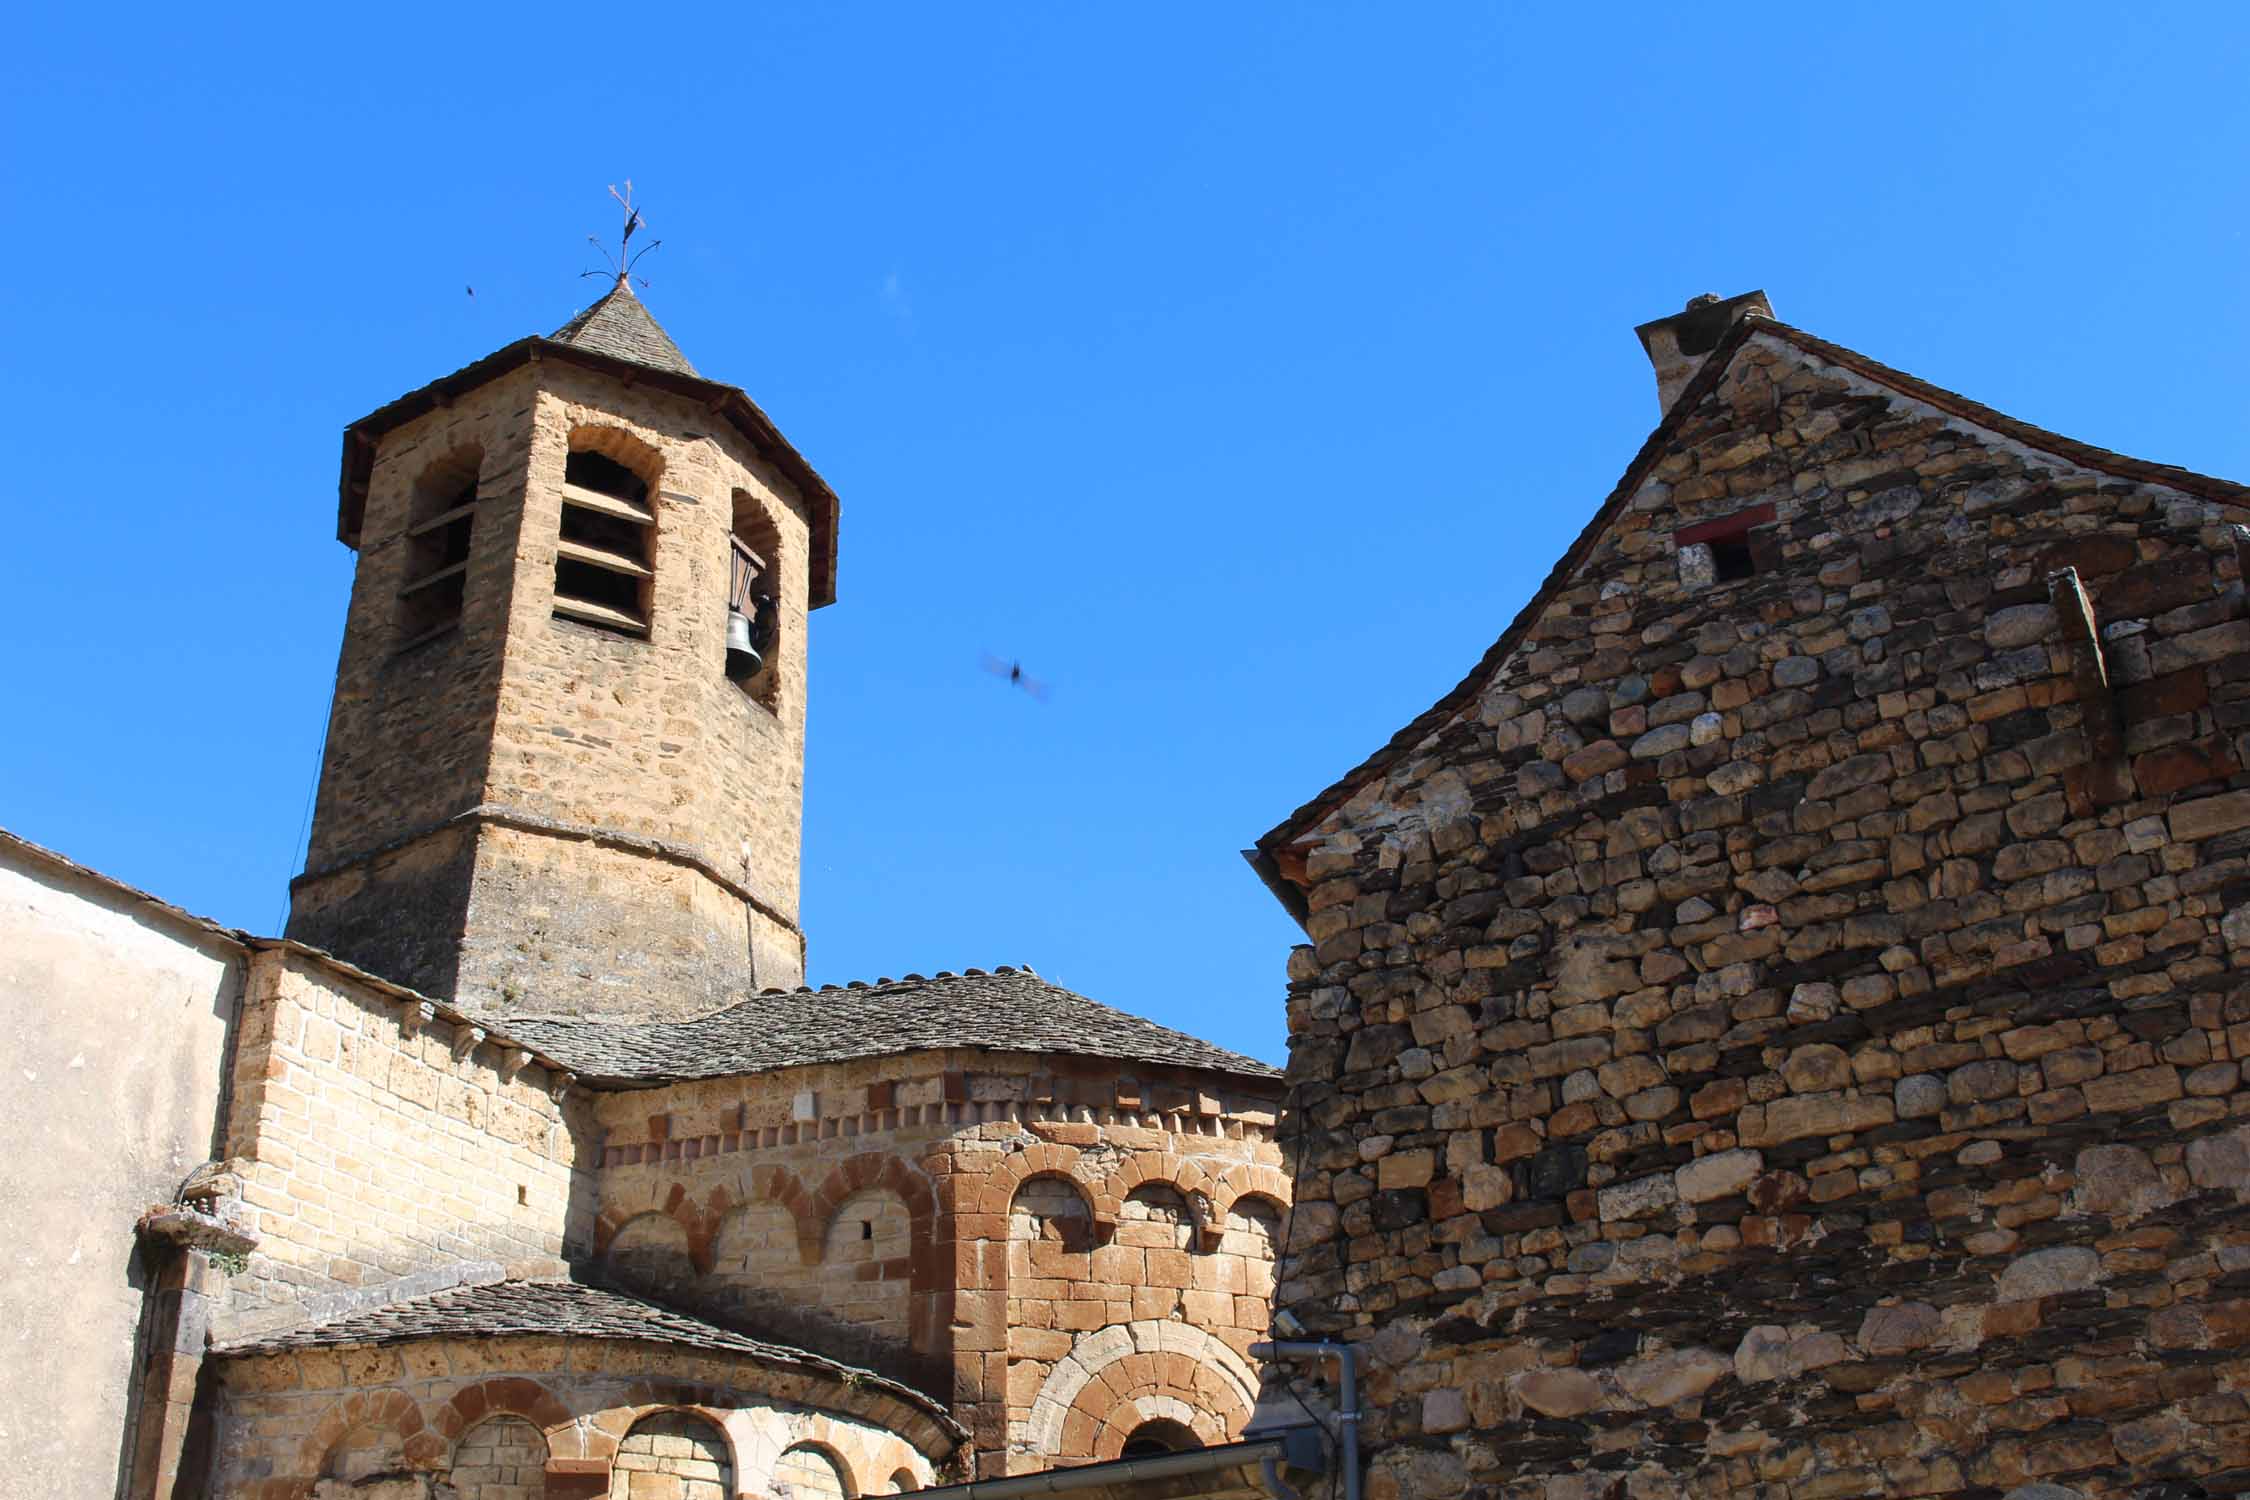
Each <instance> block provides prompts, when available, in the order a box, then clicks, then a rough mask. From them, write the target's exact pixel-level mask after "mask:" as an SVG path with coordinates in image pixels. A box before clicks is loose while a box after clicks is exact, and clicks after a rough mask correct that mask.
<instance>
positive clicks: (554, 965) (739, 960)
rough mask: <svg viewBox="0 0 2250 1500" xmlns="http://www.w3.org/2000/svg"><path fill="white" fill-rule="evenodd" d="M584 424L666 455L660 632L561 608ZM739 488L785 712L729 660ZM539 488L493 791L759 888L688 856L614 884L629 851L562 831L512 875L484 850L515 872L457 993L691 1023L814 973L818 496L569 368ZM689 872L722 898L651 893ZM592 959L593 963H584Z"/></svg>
mask: <svg viewBox="0 0 2250 1500" xmlns="http://www.w3.org/2000/svg"><path fill="white" fill-rule="evenodd" d="M581 428H598V429H606V430H608V431H611V432H618V433H623V434H625V435H626V437H628V438H629V439H630V440H632V441H633V442H635V443H638V444H640V445H643V446H645V447H646V448H648V449H650V450H653V451H654V452H655V453H656V454H657V455H658V456H659V460H660V462H661V466H662V467H661V473H660V474H659V476H658V478H657V481H656V484H655V486H654V494H653V496H652V500H653V504H654V508H655V511H656V516H657V536H656V544H655V546H656V562H655V574H656V576H655V582H654V603H653V607H652V611H651V617H650V630H649V636H648V639H646V640H637V639H632V638H629V637H625V636H620V635H615V634H611V633H609V632H605V631H602V630H599V629H596V628H593V627H589V626H584V625H579V624H576V623H574V622H572V621H568V620H558V619H556V618H555V617H554V615H553V605H552V601H553V597H554V555H555V554H554V549H555V539H556V534H557V527H558V525H559V519H560V506H561V500H560V485H561V480H562V473H563V466H564V463H565V461H566V459H567V457H568V455H569V451H570V442H571V436H572V433H573V432H574V431H577V430H579V429H581ZM737 491H743V492H746V493H747V494H748V495H749V496H750V497H751V498H752V500H753V501H754V502H755V503H756V504H757V505H759V506H760V507H762V508H763V510H764V511H765V514H766V517H767V520H768V521H769V523H770V524H772V525H773V526H774V528H775V530H776V533H777V534H778V536H779V538H780V541H781V548H780V550H781V554H782V555H781V564H782V566H781V569H780V574H779V578H778V582H779V587H780V606H781V611H782V621H781V625H780V642H781V645H780V660H779V661H778V663H777V665H776V671H777V674H778V678H777V701H776V706H775V707H774V708H773V709H768V708H767V707H766V706H765V705H763V704H761V703H759V702H757V701H756V700H754V699H752V698H751V697H749V696H748V695H746V694H745V693H744V692H743V691H742V690H741V689H740V688H738V687H737V686H736V685H735V684H734V683H732V682H730V681H728V680H727V677H726V674H725V671H724V665H725V655H726V600H727V576H728V568H729V565H730V564H729V557H730V552H729V548H728V540H727V539H728V537H729V536H730V535H731V534H732V529H733V524H734V503H735V502H734V496H735V494H736V492H737ZM528 496H529V498H528V503H527V507H526V511H525V522H524V528H523V539H522V545H521V548H520V550H519V554H518V559H517V574H516V580H515V589H514V593H513V614H512V617H511V620H510V624H509V648H508V655H507V661H506V666H505V681H504V683H503V687H502V703H501V709H500V713H499V716H498V720H497V724H496V728H495V733H496V739H495V745H494V755H493V762H492V774H491V781H490V784H489V786H488V788H487V792H486V796H487V799H488V800H489V801H490V802H493V803H495V804H499V805H504V806H507V807H511V808H518V809H521V810H523V811H524V812H526V813H529V814H531V815H532V816H534V817H535V818H538V819H545V820H551V821H552V822H554V823H556V824H560V825H564V826H567V827H572V828H599V829H602V830H605V831H607V832H611V833H616V834H622V835H626V836H628V837H630V838H632V839H636V840H644V841H648V842H650V843H654V844H657V845H661V846H663V847H665V848H667V849H673V850H679V851H684V852H687V853H689V854H691V855H692V856H693V857H694V859H695V860H696V861H697V862H699V863H700V864H701V865H702V866H704V867H705V868H707V869H708V870H711V871H716V872H717V873H719V874H720V875H723V876H724V877H725V879H726V880H728V881H730V882H732V883H733V884H734V885H735V886H737V887H739V888H740V890H741V891H743V892H746V893H747V894H748V896H749V897H750V898H751V899H750V900H749V901H748V902H747V903H746V902H744V901H743V900H742V899H740V898H739V897H738V896H736V895H733V894H730V893H729V892H728V891H727V890H726V889H725V888H724V887H722V886H720V885H718V884H716V883H714V882H712V881H710V879H709V878H708V876H706V875H701V874H695V873H694V866H693V865H688V864H674V865H665V866H663V867H662V868H661V870H659V869H656V868H652V869H651V870H650V871H649V872H648V873H647V874H646V875H644V876H643V877H641V879H640V880H638V881H620V880H619V879H617V878H616V875H615V872H614V870H613V869H611V868H610V866H614V865H615V864H617V863H618V860H617V858H615V857H614V856H613V857H611V858H609V859H608V860H606V861H605V860H604V859H603V857H602V853H601V851H600V850H599V846H597V845H594V844H590V843H588V842H586V841H584V840H582V839H566V840H549V841H546V842H549V843H550V844H551V845H552V847H550V848H547V849H544V850H539V851H535V852H534V853H533V854H532V855H531V856H530V857H526V858H520V859H515V860H511V861H509V862H508V863H507V865H506V867H505V875H504V876H503V874H502V867H501V866H500V865H499V864H497V863H496V862H495V863H492V864H491V865H490V866H489V873H488V867H487V865H486V864H485V863H483V862H480V871H479V873H480V885H482V884H484V882H485V880H486V879H490V880H491V881H493V882H494V883H495V884H496V885H497V884H498V883H499V882H501V881H502V880H503V879H504V880H505V885H504V887H502V888H498V889H496V890H495V891H494V892H493V899H492V900H491V903H490V909H489V910H487V909H486V907H485V906H484V905H483V903H482V901H481V899H480V905H479V908H478V915H479V920H478V921H477V922H476V923H475V924H474V926H473V931H472V936H471V939H470V942H469V944H468V948H469V952H468V953H467V954H466V955H465V959H464V962H465V966H466V967H465V972H464V979H463V992H464V993H468V994H484V993H491V994H493V995H495V996H497V995H498V993H499V992H500V990H501V989H502V988H503V987H504V986H507V985H509V984H514V985H515V986H516V987H517V988H518V989H520V990H521V991H522V992H523V993H525V994H528V995H531V996H533V997H535V998H536V1001H537V1003H538V1005H539V1007H540V1008H541V1010H542V1011H543V1012H549V1013H564V1012H570V1011H577V1010H585V1011H588V1012H603V1011H607V1012H610V1013H616V1012H618V1011H621V1010H622V1011H632V1012H637V1013H666V1012H670V1013H679V1014H685V1013H690V1012H693V1011H697V1010H703V1009H709V1008H710V1007H711V1006H712V1005H714V1004H718V1003H723V1002H725V1001H726V1000H729V999H732V998H734V997H735V995H736V994H737V993H739V990H740V989H741V988H743V987H746V986H757V987H763V986H769V985H783V986H786V985H793V984H798V983H801V982H802V981H803V966H802V965H803V960H802V954H801V951H800V946H799V941H798V938H797V934H796V918H797V889H798V868H799V851H800V847H801V840H802V817H803V804H804V724H805V688H806V682H805V664H806V658H805V621H806V612H807V604H808V599H809V588H810V579H809V575H808V573H807V571H806V563H807V558H808V556H809V549H810V533H809V530H808V526H807V522H806V518H805V513H804V507H803V503H802V501H801V500H800V499H799V498H798V496H797V495H796V494H795V492H794V491H793V490H792V489H790V488H788V487H787V485H786V484H785V483H784V482H783V481H782V480H780V479H779V478H778V477H777V476H775V475H774V474H772V473H771V472H770V470H768V469H767V468H766V467H765V466H763V465H762V464H759V463H758V462H757V461H756V460H755V459H754V457H753V456H752V455H750V454H749V453H747V452H746V451H744V449H743V446H742V443H741V440H740V439H739V438H738V437H737V436H735V435H734V434H732V433H731V432H728V431H722V430H719V428H718V426H717V424H714V423H713V421H712V419H711V413H710V412H709V411H708V410H706V409H704V408H702V407H698V406H696V405H694V404H692V403H689V402H685V401H682V400H679V399H677V398H674V397H668V396H663V395H660V394H656V393H650V392H644V391H628V390H624V389H621V388H620V387H618V386H617V385H616V384H615V383H614V382H611V381H608V380H605V379H602V378H601V377H598V376H594V375H591V374H589V373H587V372H584V371H578V370H574V369H570V368H566V367H557V368H555V369H553V370H551V371H550V372H549V375H548V376H547V382H546V384H545V386H544V387H543V388H542V390H541V392H540V396H539V400H538V404H537V408H536V411H535V415H534V426H533V435H532V442H531V482H530V485H529V490H528ZM643 858H644V860H645V859H646V857H645V856H643ZM652 863H653V862H652ZM681 880H689V881H693V882H696V883H700V884H702V885H703V886H705V887H706V889H704V890H700V891H696V892H685V891H679V892H675V891H670V890H664V889H659V888H657V887H659V886H661V885H665V884H671V883H677V882H679V881H681ZM482 894H483V893H482V892H481V891H480V898H481V896H482ZM527 904H529V905H531V906H534V907H538V908H543V909H544V910H545V911H546V912H547V913H548V914H549V915H548V919H547V924H546V935H545V938H544V941H545V943H546V944H548V945H549V946H551V947H556V948H557V951H558V954H560V955H562V956H560V957H559V958H558V959H557V960H542V959H541V958H540V957H539V956H538V954H537V953H536V952H534V951H527V949H526V948H525V947H524V946H523V945H522V944H521V943H520V942H519V941H517V939H518V937H519V934H517V933H515V932H512V931H510V930H509V928H508V927H506V926H504V925H498V923H497V922H496V920H495V919H497V918H500V917H503V916H505V915H506V914H508V913H513V912H516V911H520V910H522V909H523V908H524V906H526V905H527ZM746 906H747V908H748V910H747V913H746V912H745V908H746ZM652 920H653V921H654V922H655V923H659V924H674V925H676V924H680V923H683V922H687V923H695V924H699V925H700V926H701V927H702V928H703V932H704V934H705V936H704V946H703V949H702V951H694V950H693V949H690V948H687V947H686V945H685V944H683V943H681V942H679V941H678V940H677V939H675V940H674V942H673V943H671V944H669V945H667V944H664V943H662V942H661V941H657V940H652V938H651V937H650V936H649V934H648V929H649V927H650V925H651V922H652ZM746 924H747V928H748V930H747V931H746ZM620 956H622V957H623V958H624V959H625V960H627V962H624V963H622V964H621V963H620V962H619V959H620ZM574 957H575V958H577V959H578V960H579V961H578V963H577V964H573V963H572V962H571V959H572V958H574ZM753 957H754V958H755V960H756V963H755V969H756V972H754V973H753V972H752V970H753V963H752V959H753ZM588 965H590V966H591V967H592V970H593V973H592V975H590V976H588V975H581V974H578V973H576V972H575V971H576V970H577V969H579V968H582V967H586V966H588ZM635 967H638V968H639V969H641V970H642V971H644V974H645V977H643V978H640V979H639V981H638V982H637V983H635V984H633V985H631V986H629V987H619V988H615V989H611V988H609V987H605V986H603V985H602V984H600V983H599V981H600V980H601V979H602V978H605V977H607V976H608V975H610V974H612V973H614V972H616V971H618V970H620V969H621V968H622V969H628V970H630V969H633V968H635Z"/></svg>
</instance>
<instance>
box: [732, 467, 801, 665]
mask: <svg viewBox="0 0 2250 1500" xmlns="http://www.w3.org/2000/svg"><path fill="white" fill-rule="evenodd" d="M729 540H730V546H731V550H732V557H731V558H730V560H729V563H728V569H727V608H728V611H729V612H730V613H739V614H740V615H742V617H743V619H744V621H745V623H746V624H747V626H748V628H749V634H750V640H751V643H752V644H753V646H754V648H755V649H756V650H757V651H759V652H760V653H762V656H763V659H762V660H761V661H760V662H759V664H758V666H757V668H756V670H755V671H751V670H749V668H748V666H747V663H746V662H745V665H744V666H743V667H742V668H740V669H736V668H735V667H734V663H733V659H732V658H730V659H729V667H730V670H729V673H728V675H729V676H730V677H732V678H734V681H735V685H736V686H737V687H739V688H741V689H742V691H743V692H744V693H746V694H747V695H748V696H750V697H751V698H752V699H754V700H755V701H756V702H758V703H760V704H763V705H764V706H765V707H766V708H768V709H775V708H778V707H779V705H780V702H781V673H780V671H779V670H778V668H779V660H780V657H781V656H782V655H783V654H784V651H785V647H784V643H783V640H782V632H783V629H784V625H783V615H782V602H781V601H782V594H783V587H782V585H783V579H784V578H785V577H786V574H787V570H788V568H789V565H790V564H791V563H792V562H793V561H795V559H793V558H791V557H789V556H788V555H787V554H786V553H785V551H784V548H783V543H782V540H781V527H780V524H779V523H778V521H777V520H776V519H775V516H774V511H773V508H772V507H771V506H769V505H768V504H767V503H766V501H765V500H764V498H762V497H761V496H759V495H756V494H754V493H752V492H751V491H749V490H746V489H739V488H738V489H736V490H735V492H734V496H733V502H732V515H731V517H730V525H729ZM730 624H731V622H730Z"/></svg>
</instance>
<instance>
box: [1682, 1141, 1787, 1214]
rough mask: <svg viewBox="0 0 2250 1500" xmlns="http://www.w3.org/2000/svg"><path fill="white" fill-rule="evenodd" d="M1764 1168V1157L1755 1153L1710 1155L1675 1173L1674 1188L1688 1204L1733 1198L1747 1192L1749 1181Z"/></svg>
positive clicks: (1742, 1151)
mask: <svg viewBox="0 0 2250 1500" xmlns="http://www.w3.org/2000/svg"><path fill="white" fill-rule="evenodd" d="M1765 1164H1766V1159H1765V1157H1764V1155H1763V1154H1762V1153H1760V1152H1756V1151H1745V1150H1739V1149H1737V1150H1733V1151H1718V1152H1713V1153H1712V1154H1711V1155H1709V1156H1700V1157H1697V1158H1696V1159H1695V1160H1694V1161H1691V1162H1689V1163H1688V1164H1687V1165H1686V1166H1684V1167H1680V1168H1678V1169H1677V1170H1675V1171H1674V1172H1673V1174H1672V1181H1673V1186H1674V1188H1675V1190H1676V1191H1677V1192H1678V1194H1679V1197H1680V1199H1681V1201H1683V1202H1687V1203H1708V1202H1710V1201H1712V1200H1713V1199H1716V1198H1732V1197H1736V1196H1738V1195H1740V1194H1743V1193H1746V1192H1748V1191H1749V1188H1750V1182H1751V1179H1753V1178H1755V1177H1756V1176H1757V1175H1758V1174H1759V1173H1760V1172H1762V1171H1764V1170H1765Z"/></svg>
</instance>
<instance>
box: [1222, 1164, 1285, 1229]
mask: <svg viewBox="0 0 2250 1500" xmlns="http://www.w3.org/2000/svg"><path fill="white" fill-rule="evenodd" d="M1246 1193H1247V1194H1253V1195H1255V1196H1257V1197H1261V1198H1266V1199H1269V1200H1271V1201H1272V1203H1273V1204H1274V1206H1275V1207H1276V1208H1278V1209H1280V1210H1281V1211H1282V1212H1283V1213H1287V1212H1288V1210H1289V1204H1290V1201H1291V1200H1292V1199H1293V1198H1295V1196H1296V1190H1295V1184H1293V1183H1292V1182H1290V1180H1289V1174H1288V1173H1286V1172H1284V1171H1282V1170H1281V1169H1280V1168H1278V1167H1269V1166H1267V1165H1265V1164H1264V1163H1263V1162H1248V1161H1238V1162H1236V1163H1234V1164H1233V1165H1232V1166H1230V1167H1228V1168H1227V1169H1226V1170H1224V1171H1222V1172H1221V1173H1219V1175H1218V1177H1217V1179H1216V1180H1215V1181H1214V1182H1213V1184H1212V1188H1211V1208H1212V1211H1213V1212H1214V1213H1215V1214H1216V1215H1217V1216H1218V1217H1219V1218H1221V1219H1224V1218H1225V1217H1226V1215H1227V1213H1228V1211H1229V1210H1231V1209H1232V1208H1233V1207H1234V1200H1235V1199H1237V1198H1240V1197H1242V1196H1243V1195H1244V1194H1246Z"/></svg>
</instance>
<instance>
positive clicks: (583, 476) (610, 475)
mask: <svg viewBox="0 0 2250 1500" xmlns="http://www.w3.org/2000/svg"><path fill="white" fill-rule="evenodd" d="M550 472H552V471H550ZM563 482H564V483H566V484H575V485H578V486H580V487H582V488H585V489H589V490H596V491H599V492H600V493H601V494H604V495H615V496H616V497H617V498H618V499H620V500H630V501H632V502H633V503H634V504H635V505H645V504H647V503H648V486H647V485H645V484H643V483H642V482H641V476H640V475H638V474H636V473H634V472H633V471H632V470H631V469H628V468H626V467H625V466H624V465H623V464H621V463H619V462H618V461H617V460H616V459H614V458H611V457H610V456H609V455H608V454H606V453H590V452H577V453H573V454H571V455H570V457H569V458H568V459H567V460H565V461H564V463H563Z"/></svg>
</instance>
